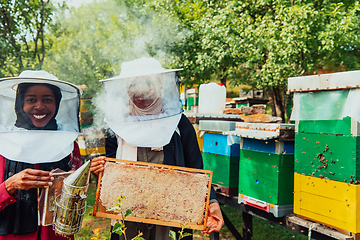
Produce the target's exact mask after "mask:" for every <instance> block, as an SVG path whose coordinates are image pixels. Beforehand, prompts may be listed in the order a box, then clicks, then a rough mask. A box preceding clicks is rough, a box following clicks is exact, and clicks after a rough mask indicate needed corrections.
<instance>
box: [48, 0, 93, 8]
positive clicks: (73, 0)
mask: <svg viewBox="0 0 360 240" xmlns="http://www.w3.org/2000/svg"><path fill="white" fill-rule="evenodd" d="M63 1H65V2H66V4H67V5H68V6H69V7H71V6H74V7H75V8H77V7H79V6H81V4H86V3H90V2H93V1H94V0H53V2H54V3H61V2H63Z"/></svg>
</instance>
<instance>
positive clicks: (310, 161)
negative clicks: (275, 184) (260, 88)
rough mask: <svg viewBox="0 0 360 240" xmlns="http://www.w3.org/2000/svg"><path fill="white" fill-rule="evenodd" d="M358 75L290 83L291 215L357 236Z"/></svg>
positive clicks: (359, 209) (359, 217)
mask: <svg viewBox="0 0 360 240" xmlns="http://www.w3.org/2000/svg"><path fill="white" fill-rule="evenodd" d="M359 84H360V72H359V71H353V72H343V73H334V74H324V75H316V76H307V77H297V78H290V79H289V91H290V92H294V93H295V94H294V112H293V116H292V119H293V120H295V121H296V134H295V174H294V175H295V177H294V181H295V182H294V213H296V214H298V215H300V216H303V217H305V218H308V219H312V220H314V221H316V222H319V223H323V224H326V225H329V226H331V227H335V228H340V229H343V230H346V231H348V232H351V233H359V232H360V203H359V201H360V187H359V185H357V184H358V183H359V178H360V172H359V171H360V170H359V169H360V166H359V154H360V153H359V149H360V138H359V123H358V120H359V115H360V114H359V112H360V109H359V100H358V99H359V98H360V94H359V93H360V92H359V90H360V89H359Z"/></svg>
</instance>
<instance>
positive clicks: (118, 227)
mask: <svg viewBox="0 0 360 240" xmlns="http://www.w3.org/2000/svg"><path fill="white" fill-rule="evenodd" d="M125 199H126V198H125V196H120V197H119V198H117V199H115V200H114V201H117V203H116V205H115V206H114V207H110V208H109V211H116V212H119V214H120V216H121V219H120V221H116V222H115V224H114V227H113V230H112V232H113V233H116V234H119V235H120V236H121V235H123V234H124V237H125V240H126V239H127V238H126V233H125V231H126V227H125V218H126V217H128V216H130V215H131V214H132V212H131V209H126V211H125V214H123V212H122V209H121V207H122V204H123V201H124V200H125ZM142 235H143V234H142V233H141V232H139V234H138V235H137V236H135V237H134V238H132V240H145V239H144V238H142V237H141V236H142Z"/></svg>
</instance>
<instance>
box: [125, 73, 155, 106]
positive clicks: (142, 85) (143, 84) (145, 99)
mask: <svg viewBox="0 0 360 240" xmlns="http://www.w3.org/2000/svg"><path fill="white" fill-rule="evenodd" d="M128 95H129V97H130V99H131V101H132V102H133V103H134V104H135V105H136V106H137V107H138V108H146V107H148V106H150V105H151V104H152V103H153V102H154V101H155V100H156V98H157V96H156V89H155V85H154V83H153V82H152V81H150V80H134V81H133V82H132V83H131V85H130V87H129V90H128Z"/></svg>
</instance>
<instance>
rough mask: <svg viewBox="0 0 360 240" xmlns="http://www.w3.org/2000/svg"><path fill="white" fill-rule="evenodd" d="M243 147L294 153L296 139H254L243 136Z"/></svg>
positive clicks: (270, 151) (269, 151)
mask: <svg viewBox="0 0 360 240" xmlns="http://www.w3.org/2000/svg"><path fill="white" fill-rule="evenodd" d="M240 144H241V149H246V150H252V151H258V152H266V153H275V154H294V141H285V142H284V141H279V140H278V139H268V140H266V141H265V140H261V139H253V138H242V139H241V142H240Z"/></svg>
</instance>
